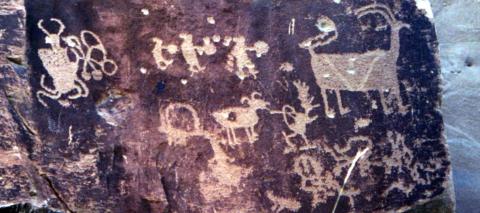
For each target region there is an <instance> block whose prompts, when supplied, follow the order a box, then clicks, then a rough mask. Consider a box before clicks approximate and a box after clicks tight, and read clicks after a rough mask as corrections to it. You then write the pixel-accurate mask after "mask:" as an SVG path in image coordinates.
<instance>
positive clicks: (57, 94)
mask: <svg viewBox="0 0 480 213" xmlns="http://www.w3.org/2000/svg"><path fill="white" fill-rule="evenodd" d="M50 21H52V22H55V23H57V24H58V25H59V29H58V32H57V33H50V32H49V31H48V30H46V29H45V28H44V27H43V19H42V20H40V21H39V22H38V24H37V25H38V28H40V30H42V32H44V33H45V34H46V35H47V36H46V37H45V42H46V43H47V44H49V45H50V46H51V47H50V48H45V49H39V50H38V56H39V57H40V60H41V61H42V63H43V66H44V67H45V69H46V70H47V72H48V75H50V77H51V78H52V83H53V88H49V87H48V86H47V85H45V75H42V76H41V79H40V86H41V87H42V89H43V90H39V91H38V92H37V98H38V101H39V102H40V103H41V104H42V105H44V106H45V107H46V106H47V104H46V103H45V101H44V100H43V99H42V96H46V97H49V98H51V99H55V100H58V102H59V103H60V104H61V105H63V106H65V107H66V106H69V105H70V101H69V100H73V99H77V98H80V97H87V96H88V93H89V90H88V87H87V86H86V85H85V83H84V82H83V81H82V80H81V79H80V78H78V76H77V70H78V68H79V65H78V62H79V60H80V55H78V53H77V52H76V51H72V53H73V54H74V56H75V60H74V61H71V60H70V59H69V57H68V49H67V48H65V47H62V46H61V45H60V41H61V37H60V35H61V34H62V33H63V31H64V29H65V26H64V25H63V23H62V22H61V21H60V20H58V19H54V18H52V19H50ZM62 95H66V96H67V100H62V99H61V98H62Z"/></svg>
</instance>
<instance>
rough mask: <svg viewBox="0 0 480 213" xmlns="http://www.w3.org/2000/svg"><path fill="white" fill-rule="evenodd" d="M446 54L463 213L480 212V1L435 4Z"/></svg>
mask: <svg viewBox="0 0 480 213" xmlns="http://www.w3.org/2000/svg"><path fill="white" fill-rule="evenodd" d="M432 6H433V8H434V13H435V25H436V26H437V34H438V40H439V43H440V45H439V48H440V50H441V52H440V57H441V61H442V63H441V67H442V77H443V85H442V86H443V88H444V89H443V91H444V93H443V104H442V109H441V110H442V113H443V116H444V118H445V132H446V135H447V142H448V145H449V148H450V149H449V150H450V154H451V160H452V167H453V180H454V184H455V194H456V206H457V212H476V211H478V209H479V208H480V203H479V202H478V197H480V187H479V186H478V184H476V182H477V180H479V179H480V165H479V164H478V163H477V162H478V161H480V155H478V153H479V152H480V143H479V141H480V133H479V132H478V124H479V123H480V117H478V116H472V115H478V114H480V108H478V103H479V101H480V88H479V87H478V85H480V75H478V70H479V69H480V67H479V64H480V38H479V37H478V36H477V35H478V29H479V28H480V20H478V18H477V17H475V15H474V14H475V12H476V11H479V10H480V2H478V1H474V0H462V1H446V0H435V1H432Z"/></svg>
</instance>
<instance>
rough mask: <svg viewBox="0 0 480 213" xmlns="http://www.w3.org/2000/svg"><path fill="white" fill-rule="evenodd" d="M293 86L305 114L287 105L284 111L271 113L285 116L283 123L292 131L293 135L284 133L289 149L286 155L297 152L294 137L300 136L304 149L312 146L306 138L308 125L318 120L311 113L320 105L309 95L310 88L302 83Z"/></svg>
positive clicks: (296, 82) (297, 82)
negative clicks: (314, 102)
mask: <svg viewBox="0 0 480 213" xmlns="http://www.w3.org/2000/svg"><path fill="white" fill-rule="evenodd" d="M293 85H294V86H295V88H296V89H297V92H298V99H299V100H300V105H301V106H302V108H303V110H304V112H297V110H295V108H294V107H292V106H290V105H285V106H283V107H282V111H280V112H278V111H271V113H280V114H282V115H283V121H284V122H285V124H286V125H287V126H288V128H289V129H290V131H292V132H293V133H290V134H287V133H286V132H285V131H284V132H282V134H283V136H284V138H285V142H286V143H287V149H286V150H285V153H289V152H291V151H294V150H295V147H296V146H295V144H294V143H293V142H292V141H291V139H292V138H293V137H296V136H300V137H301V138H302V139H303V141H304V143H305V145H304V147H301V149H302V148H305V147H306V146H309V145H310V141H309V140H308V138H307V136H306V132H307V125H308V124H310V123H312V122H313V121H315V120H316V119H317V117H318V116H312V115H311V112H312V110H313V109H314V108H316V107H318V106H319V105H318V104H312V103H313V97H312V96H311V95H310V94H309V92H308V91H309V89H310V88H309V87H308V86H307V85H306V84H305V83H304V82H300V81H294V82H293Z"/></svg>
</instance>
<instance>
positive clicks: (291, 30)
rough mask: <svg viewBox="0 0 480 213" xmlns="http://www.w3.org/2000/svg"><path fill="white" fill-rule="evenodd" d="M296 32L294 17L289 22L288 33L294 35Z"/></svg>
mask: <svg viewBox="0 0 480 213" xmlns="http://www.w3.org/2000/svg"><path fill="white" fill-rule="evenodd" d="M294 34H295V18H292V19H291V20H290V23H288V35H294Z"/></svg>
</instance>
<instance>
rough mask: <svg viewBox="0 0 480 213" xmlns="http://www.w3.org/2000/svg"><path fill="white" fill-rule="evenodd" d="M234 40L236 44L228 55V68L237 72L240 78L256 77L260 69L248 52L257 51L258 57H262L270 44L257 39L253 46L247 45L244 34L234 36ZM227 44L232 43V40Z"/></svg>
mask: <svg viewBox="0 0 480 213" xmlns="http://www.w3.org/2000/svg"><path fill="white" fill-rule="evenodd" d="M232 41H233V42H234V43H235V44H234V45H233V48H232V50H231V51H230V53H229V54H228V56H227V66H226V68H227V70H228V71H230V72H233V73H235V74H236V75H237V76H238V78H240V80H243V79H245V78H247V77H249V76H253V78H254V79H256V78H257V74H258V70H257V69H256V67H255V64H254V63H253V62H252V60H251V59H250V57H249V56H248V54H247V52H255V53H256V56H257V57H262V55H265V54H266V53H267V52H268V49H269V47H268V44H267V43H265V42H263V41H257V42H255V43H254V44H253V46H247V44H246V41H245V37H243V36H239V37H233V38H232ZM225 44H230V42H227V43H225Z"/></svg>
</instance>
